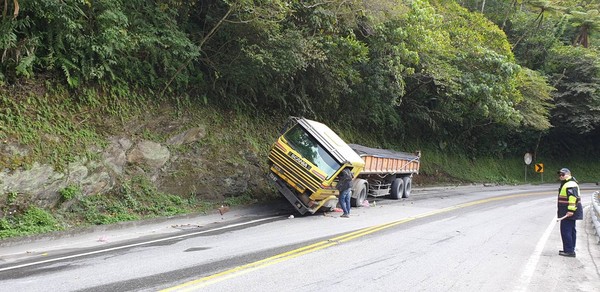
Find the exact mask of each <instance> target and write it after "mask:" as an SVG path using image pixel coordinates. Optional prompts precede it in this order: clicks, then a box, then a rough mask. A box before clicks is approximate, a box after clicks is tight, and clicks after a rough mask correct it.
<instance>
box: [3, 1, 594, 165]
mask: <svg viewBox="0 0 600 292" xmlns="http://www.w3.org/2000/svg"><path fill="white" fill-rule="evenodd" d="M5 3H6V4H7V5H6V7H7V10H6V11H5V13H4V14H3V17H2V19H1V21H0V25H1V31H0V50H1V52H2V58H1V59H0V68H1V71H0V84H3V85H7V84H15V83H18V82H21V81H22V80H23V79H27V78H36V77H37V76H38V75H43V76H44V77H45V78H49V79H51V80H52V81H53V82H59V83H64V84H66V85H68V86H69V87H70V90H72V92H73V93H75V94H73V96H76V97H77V98H78V99H79V100H80V101H82V102H88V103H91V102H98V101H93V100H87V99H86V96H88V95H86V94H80V93H81V92H87V91H88V90H89V89H92V92H95V93H98V94H109V95H110V94H114V93H115V92H118V96H119V98H127V96H128V95H129V94H128V93H135V94H138V93H141V94H146V95H147V96H150V98H160V97H168V98H176V97H178V96H181V95H187V96H191V97H193V98H196V99H194V101H196V102H201V103H204V104H210V105H211V106H220V107H224V108H227V109H231V110H254V111H257V112H269V113H276V114H279V115H283V114H291V115H303V116H307V117H311V118H316V119H321V120H324V121H327V122H334V123H336V124H347V125H349V126H351V125H360V127H361V129H365V130H366V131H370V132H372V133H377V134H378V135H379V137H380V138H382V139H387V140H388V141H394V142H393V143H399V141H402V140H403V139H404V138H406V137H409V136H414V135H418V136H419V137H418V138H419V139H420V140H421V141H442V142H443V143H442V144H444V145H452V144H453V146H455V147H457V148H461V147H462V148H467V149H468V150H469V151H470V152H472V153H478V154H502V153H506V152H509V151H510V149H509V148H510V147H512V146H513V145H514V146H515V147H521V146H522V147H531V146H530V144H531V143H534V142H533V141H530V140H529V139H528V138H526V136H527V135H529V136H534V137H538V138H536V140H539V137H540V135H546V133H547V132H548V129H549V128H550V127H551V124H550V122H552V126H554V128H553V130H552V131H550V134H552V133H555V132H556V131H557V130H559V129H563V130H564V129H575V130H576V131H575V132H576V133H579V134H581V135H588V134H589V133H593V132H594V131H597V130H596V129H597V125H598V121H597V120H596V119H595V116H594V115H595V114H596V113H597V109H596V103H597V92H596V91H597V90H596V86H597V85H596V84H597V81H598V80H597V77H598V75H597V70H596V63H597V59H596V58H597V53H596V52H595V49H594V42H593V39H592V41H590V35H592V36H593V33H594V32H595V30H596V29H597V27H598V26H597V23H596V22H597V19H596V18H597V16H598V15H597V10H593V9H596V8H597V7H595V6H593V4H594V3H591V2H590V3H588V2H583V1H577V0H568V1H566V0H565V1H561V2H560V3H559V2H556V1H538V0H536V1H520V0H486V1H481V0H464V1H458V2H456V1H453V0H430V1H427V0H410V1H409V0H373V1H363V0H333V1H323V0H309V1H300V0H275V1H263V0H202V1H200V0H196V1H180V0H165V1H142V0H131V1H123V0H99V1H79V0H65V1H42V0H27V1H5ZM459 3H460V4H462V5H463V6H464V7H467V8H468V9H470V10H468V9H465V8H463V7H461V6H460V5H459ZM17 4H18V5H19V6H17ZM558 4H561V5H562V6H563V7H567V8H568V10H565V13H569V14H568V15H571V18H567V17H566V15H567V14H564V13H562V12H561V11H563V10H562V8H560V7H559V6H557V5H558ZM17 7H20V9H17ZM577 11H587V12H585V13H584V12H577ZM594 11H596V12H594ZM482 12H483V13H482ZM558 12H560V13H558ZM11 14H12V15H11ZM15 15H16V16H15ZM569 24H570V25H569ZM573 43H575V44H576V45H578V46H580V48H579V49H581V50H586V48H587V50H588V51H579V50H576V51H569V49H566V48H563V47H564V46H565V45H571V44H573ZM511 44H512V45H511ZM561 60H562V61H564V60H569V62H570V63H569V64H561V63H560V62H559V61H561ZM549 82H550V84H549ZM552 86H554V87H555V88H556V91H555V92H554V93H553V95H550V92H551V91H552V89H553V87H552ZM99 89H100V90H99ZM157 93H158V94H157ZM550 96H552V97H553V99H550ZM581 102H586V105H585V106H582V105H580V104H579V103H581ZM551 109H552V112H551V113H552V114H550V112H549V111H550V110H551ZM590 113H593V114H594V115H592V114H590ZM565 116H568V118H567V119H565V118H564V117H565ZM574 116H577V118H575V117H574ZM584 133H585V134H584ZM519 141H521V142H519ZM390 143H392V142H390ZM519 143H521V144H523V145H521V146H516V145H517V144H519ZM535 143H537V142H535ZM525 144H526V145H525Z"/></svg>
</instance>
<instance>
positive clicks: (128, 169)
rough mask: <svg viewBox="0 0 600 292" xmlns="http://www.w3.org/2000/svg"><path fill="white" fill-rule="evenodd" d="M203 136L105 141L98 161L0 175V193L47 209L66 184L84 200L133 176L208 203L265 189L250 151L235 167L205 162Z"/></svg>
mask: <svg viewBox="0 0 600 292" xmlns="http://www.w3.org/2000/svg"><path fill="white" fill-rule="evenodd" d="M206 132H207V131H206V127H204V126H202V125H200V126H198V127H194V128H191V129H187V130H185V131H182V132H181V133H175V134H173V135H172V136H171V138H169V139H167V141H166V142H165V143H164V145H163V144H160V143H157V142H153V141H149V140H137V141H132V138H130V137H109V138H108V141H109V145H108V146H107V147H106V148H104V149H92V151H94V152H97V153H99V154H100V155H99V157H100V158H99V159H98V160H88V159H86V158H80V159H78V160H77V161H75V162H73V163H70V164H69V165H68V166H67V167H66V169H65V170H64V171H57V170H56V169H54V168H53V167H52V166H50V165H43V164H39V163H34V164H33V165H32V166H31V167H30V168H29V169H17V170H7V169H6V170H2V171H0V194H11V193H13V194H15V193H16V194H18V195H19V198H20V199H19V201H20V203H33V204H36V205H38V206H40V207H47V208H52V207H55V206H57V205H58V204H59V203H60V202H61V198H60V195H59V192H60V191H61V190H62V189H64V188H66V187H68V186H70V185H75V186H78V187H79V188H80V189H81V191H82V195H84V196H88V195H95V194H105V193H108V192H110V191H112V190H113V189H114V188H115V187H117V186H118V184H119V181H126V180H127V179H129V178H130V177H131V176H133V175H143V176H145V177H147V178H148V179H149V181H151V182H153V183H154V185H155V186H156V187H157V189H158V190H159V191H162V192H166V193H170V194H174V195H181V196H189V195H194V196H197V197H201V198H203V199H207V200H220V199H223V197H225V196H239V195H242V194H245V193H248V192H257V191H258V192H262V191H265V190H268V189H269V185H268V184H266V183H265V180H264V178H263V177H264V175H263V173H264V171H263V170H262V169H263V167H264V166H263V165H261V163H260V162H261V159H260V158H259V157H258V155H257V153H255V152H254V151H251V150H248V149H239V153H238V154H239V157H236V158H232V159H231V160H232V161H236V162H231V161H227V160H228V159H214V158H213V159H209V158H206V157H205V156H206V155H207V151H208V150H206V149H205V148H203V147H202V143H198V142H201V141H202V139H204V138H205V136H206ZM3 146H4V147H2V149H3V150H4V153H5V154H6V153H9V154H10V155H12V156H15V157H16V156H19V155H20V156H23V155H24V154H25V153H26V151H27V150H24V149H20V148H19V147H17V146H14V145H13V146H10V145H6V144H5V145H3ZM169 148H173V149H171V150H170V149H169ZM240 158H241V159H240ZM7 197H8V196H6V195H4V196H0V204H5V203H6V200H7ZM0 212H2V211H0ZM2 215H4V214H0V216H2Z"/></svg>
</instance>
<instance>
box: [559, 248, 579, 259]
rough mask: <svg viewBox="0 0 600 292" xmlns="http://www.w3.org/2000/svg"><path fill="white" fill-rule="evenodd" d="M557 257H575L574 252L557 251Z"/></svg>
mask: <svg viewBox="0 0 600 292" xmlns="http://www.w3.org/2000/svg"><path fill="white" fill-rule="evenodd" d="M558 255H561V256H563V257H570V258H574V257H575V256H576V254H575V252H564V251H562V250H561V251H559V252H558Z"/></svg>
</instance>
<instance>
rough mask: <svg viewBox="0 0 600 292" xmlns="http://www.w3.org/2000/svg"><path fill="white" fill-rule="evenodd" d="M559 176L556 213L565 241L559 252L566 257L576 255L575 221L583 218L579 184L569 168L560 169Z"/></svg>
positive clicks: (561, 235)
mask: <svg viewBox="0 0 600 292" xmlns="http://www.w3.org/2000/svg"><path fill="white" fill-rule="evenodd" d="M558 176H559V178H560V181H561V182H560V188H559V189H558V211H557V214H556V215H557V218H559V220H560V237H561V239H562V243H563V249H562V250H561V251H559V252H558V254H559V255H561V256H565V257H575V241H576V239H577V230H576V229H575V222H576V220H581V219H583V208H582V206H581V198H580V197H579V185H578V184H577V181H576V180H575V178H574V177H572V176H571V171H570V170H569V169H567V168H562V169H561V170H559V171H558Z"/></svg>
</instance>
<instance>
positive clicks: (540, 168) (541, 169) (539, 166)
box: [535, 163, 544, 182]
mask: <svg viewBox="0 0 600 292" xmlns="http://www.w3.org/2000/svg"><path fill="white" fill-rule="evenodd" d="M535 172H538V173H540V174H541V175H542V182H544V164H543V163H536V164H535Z"/></svg>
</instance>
